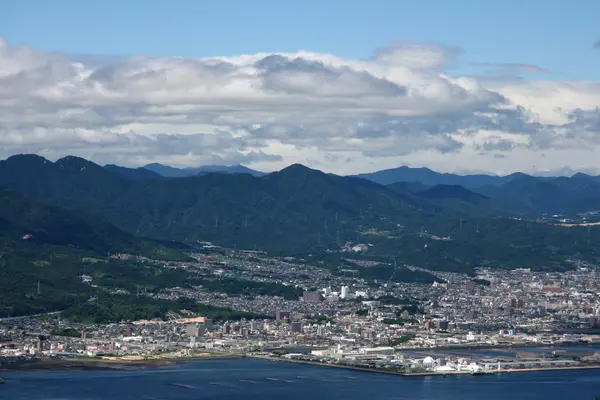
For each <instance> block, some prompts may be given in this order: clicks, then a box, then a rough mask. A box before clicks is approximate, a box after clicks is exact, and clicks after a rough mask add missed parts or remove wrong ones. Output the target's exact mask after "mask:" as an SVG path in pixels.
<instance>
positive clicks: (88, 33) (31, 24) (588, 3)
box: [0, 0, 600, 80]
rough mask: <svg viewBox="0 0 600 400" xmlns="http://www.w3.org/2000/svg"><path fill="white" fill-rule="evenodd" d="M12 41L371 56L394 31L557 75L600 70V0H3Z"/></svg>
mask: <svg viewBox="0 0 600 400" xmlns="http://www.w3.org/2000/svg"><path fill="white" fill-rule="evenodd" d="M1 9H2V11H1V12H0V35H1V36H3V37H4V38H5V39H6V40H7V41H8V42H9V43H10V44H13V45H15V44H28V45H30V46H32V47H35V48H38V49H41V50H50V51H61V52H68V53H93V54H145V55H157V56H184V57H201V56H229V55H238V54H252V53H258V52H282V51H285V52H294V51H297V50H300V49H305V50H310V51H315V52H321V53H333V54H336V55H339V56H342V57H348V58H367V57H370V56H371V55H372V54H373V51H374V49H377V48H379V47H382V46H386V45H388V44H389V43H394V42H398V41H408V42H425V43H430V42H434V43H441V44H444V45H449V46H456V47H460V48H462V49H464V51H465V53H464V55H463V56H462V58H461V64H460V65H459V66H458V67H459V68H458V71H459V72H463V73H464V72H470V71H472V70H473V68H472V67H470V66H469V65H470V63H471V62H489V63H525V64H532V65H537V66H540V67H543V68H545V69H548V70H549V71H550V75H548V76H545V77H547V78H551V79H578V80H592V79H594V80H596V79H599V78H600V51H598V50H596V51H594V50H593V49H592V45H593V43H594V42H595V41H596V40H598V39H600V23H599V22H598V18H599V15H600V1H597V0H576V1H570V2H567V1H565V0H528V1H523V0H521V1H516V0H504V1H488V0H455V1H450V0H423V1H414V0H411V1H401V0H389V1H385V0H371V1H364V0H363V1H357V0H345V1H342V0H337V1H335V0H330V1H323V0H321V1H316V0H304V1H294V2H292V1H269V0H256V1H243V0H238V1H232V0H222V1H210V2H209V1H200V0H197V1H191V0H171V1H152V0H147V1H139V0H123V1H115V0H104V1H76V0H56V1H47V0H4V1H3V2H2V6H1Z"/></svg>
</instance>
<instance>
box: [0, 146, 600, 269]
mask: <svg viewBox="0 0 600 400" xmlns="http://www.w3.org/2000/svg"><path fill="white" fill-rule="evenodd" d="M147 171H149V170H146V169H145V168H142V169H128V168H121V167H116V166H107V167H101V166H99V165H97V164H94V163H92V162H90V161H87V160H85V159H82V158H78V157H72V156H69V157H65V158H62V159H60V160H58V161H56V162H50V161H48V160H46V159H44V158H42V157H39V156H34V155H19V156H13V157H10V158H8V159H7V160H4V161H0V186H5V187H8V188H11V189H12V190H14V191H16V192H18V193H20V194H21V195H22V196H25V197H27V198H29V199H31V200H34V201H37V202H41V203H45V204H49V205H52V206H55V207H62V208H66V209H69V210H72V211H75V212H78V213H80V212H85V213H88V214H89V213H91V214H95V215H96V216H97V217H98V218H103V219H105V220H106V221H108V222H109V223H110V224H112V225H114V226H116V227H117V228H118V229H120V230H123V231H126V232H129V233H130V234H132V235H135V236H139V235H141V236H144V237H151V238H155V239H160V240H163V241H172V240H175V241H184V242H186V243H188V244H191V245H193V244H194V243H196V241H199V240H208V241H212V242H215V243H217V244H222V245H226V246H231V247H233V246H236V247H238V248H249V249H251V248H257V249H262V250H267V251H269V252H271V253H273V254H282V255H302V254H307V253H311V254H312V255H313V257H320V255H327V257H331V255H332V254H335V253H331V252H329V253H327V252H325V250H327V249H329V250H333V251H336V250H339V249H340V248H342V247H343V246H344V244H345V243H346V242H351V243H357V242H359V243H361V242H362V243H369V244H371V245H372V246H371V247H370V248H369V249H370V250H369V252H368V255H369V256H370V257H380V258H381V259H382V260H387V261H390V260H392V259H394V260H396V261H397V262H398V263H399V264H400V265H402V264H410V265H420V266H424V267H428V268H433V269H442V270H456V271H470V270H471V269H472V268H473V267H476V266H482V265H485V266H491V267H504V268H514V267H518V266H528V267H532V268H538V269H540V268H544V269H564V268H570V264H569V263H568V262H566V259H568V258H576V259H583V260H586V261H595V260H597V259H600V246H598V243H600V230H598V229H586V228H564V227H559V226H552V225H549V224H545V223H537V222H531V221H532V220H533V219H535V218H536V217H537V216H538V215H539V213H540V212H542V211H554V210H573V211H576V210H584V209H592V208H596V207H597V206H598V205H599V204H600V201H599V199H600V185H599V184H598V183H597V182H596V181H595V180H594V179H592V178H591V177H587V176H584V175H582V174H579V175H576V176H574V177H571V178H564V177H563V178H536V177H530V176H527V175H524V174H519V175H514V176H512V178H511V179H507V180H506V182H504V183H500V184H499V183H496V184H487V185H484V186H481V187H479V188H478V189H477V190H475V189H471V188H466V187H464V186H462V185H459V184H456V183H435V182H434V181H431V180H429V181H427V180H425V181H424V182H419V181H416V182H415V181H412V182H395V183H393V184H389V185H381V184H378V183H375V182H372V181H370V180H366V179H361V178H357V177H343V176H337V175H333V174H325V173H323V172H321V171H317V170H313V169H309V168H307V167H304V166H302V165H292V166H289V167H287V168H284V169H283V170H281V171H277V172H273V173H270V174H266V175H263V176H253V175H251V174H249V173H222V172H220V173H211V172H206V171H205V172H204V173H201V174H200V175H198V174H196V175H193V176H187V177H179V178H165V177H160V175H159V174H155V173H149V172H147ZM481 182H483V181H480V183H481ZM486 182H489V181H486ZM515 217H527V219H529V220H527V219H523V220H519V219H518V218H515ZM337 254H339V253H337ZM331 262H332V265H333V268H336V267H337V266H338V265H340V264H339V260H338V261H331ZM363 272H364V273H365V274H367V273H373V271H363ZM377 273H378V274H383V275H382V277H384V276H387V275H386V274H387V273H389V272H387V273H386V272H385V270H381V271H378V272H377ZM403 276H404V277H405V278H406V279H412V278H411V277H410V274H409V273H407V274H405V275H403Z"/></svg>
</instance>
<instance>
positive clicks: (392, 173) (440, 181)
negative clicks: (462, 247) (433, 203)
mask: <svg viewBox="0 0 600 400" xmlns="http://www.w3.org/2000/svg"><path fill="white" fill-rule="evenodd" d="M355 176H357V177H359V178H364V179H368V180H370V181H373V182H376V183H379V184H381V185H390V184H392V183H396V182H419V183H422V184H423V185H427V186H435V185H460V186H464V187H466V188H468V189H477V188H481V187H485V186H502V185H504V184H506V183H508V182H510V181H512V180H515V179H519V178H526V177H532V178H535V179H539V180H547V179H550V180H552V179H555V178H557V177H536V176H531V175H527V174H524V173H522V172H515V173H513V174H510V175H503V176H500V175H486V174H473V175H457V174H449V173H440V172H435V171H432V170H430V169H429V168H410V167H399V168H392V169H385V170H382V171H377V172H371V173H366V174H358V175H355ZM560 178H564V177H560ZM572 178H588V179H591V180H593V181H595V182H597V183H600V176H590V175H586V174H584V173H581V172H579V173H576V174H575V175H573V176H572Z"/></svg>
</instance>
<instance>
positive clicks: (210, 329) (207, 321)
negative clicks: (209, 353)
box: [204, 318, 213, 332]
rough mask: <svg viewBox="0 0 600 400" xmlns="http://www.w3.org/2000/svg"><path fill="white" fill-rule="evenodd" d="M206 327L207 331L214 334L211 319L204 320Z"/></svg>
mask: <svg viewBox="0 0 600 400" xmlns="http://www.w3.org/2000/svg"><path fill="white" fill-rule="evenodd" d="M204 327H205V329H206V330H207V331H209V332H212V330H213V320H212V319H210V318H204Z"/></svg>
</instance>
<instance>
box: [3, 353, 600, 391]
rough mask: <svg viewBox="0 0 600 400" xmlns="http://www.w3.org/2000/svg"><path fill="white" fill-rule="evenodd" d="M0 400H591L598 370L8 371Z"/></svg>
mask: <svg viewBox="0 0 600 400" xmlns="http://www.w3.org/2000/svg"><path fill="white" fill-rule="evenodd" d="M2 377H3V378H4V379H5V380H6V384H5V385H0V399H3V400H4V399H7V400H25V399H27V400H42V399H43V400H134V399H135V400H141V399H146V400H151V399H155V400H158V399H161V400H175V399H181V400H188V399H190V400H191V399H194V400H198V399H261V400H265V399H291V400H295V399H303V400H306V399H310V400H315V399H361V400H365V399H417V400H419V399H448V400H458V399H461V400H465V399H466V400H470V399H474V400H475V399H477V400H480V399H490V400H496V399H497V400H500V399H502V400H504V399H523V400H529V399H531V400H533V399H536V400H537V399H544V400H554V399H555V400H566V399H568V400H579V399H582V400H594V399H595V397H596V396H599V395H600V370H571V371H546V372H526V373H511V374H498V375H490V376H446V377H442V376H435V377H400V376H393V375H385V374H378V373H370V372H362V371H352V370H345V369H339V368H328V367H319V366H310V365H300V364H289V363H282V362H273V361H264V360H256V359H229V360H210V361H198V362H193V363H183V364H179V365H175V366H169V367H164V368H162V367H161V368H142V369H133V370H103V371H17V372H5V373H3V374H2Z"/></svg>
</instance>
